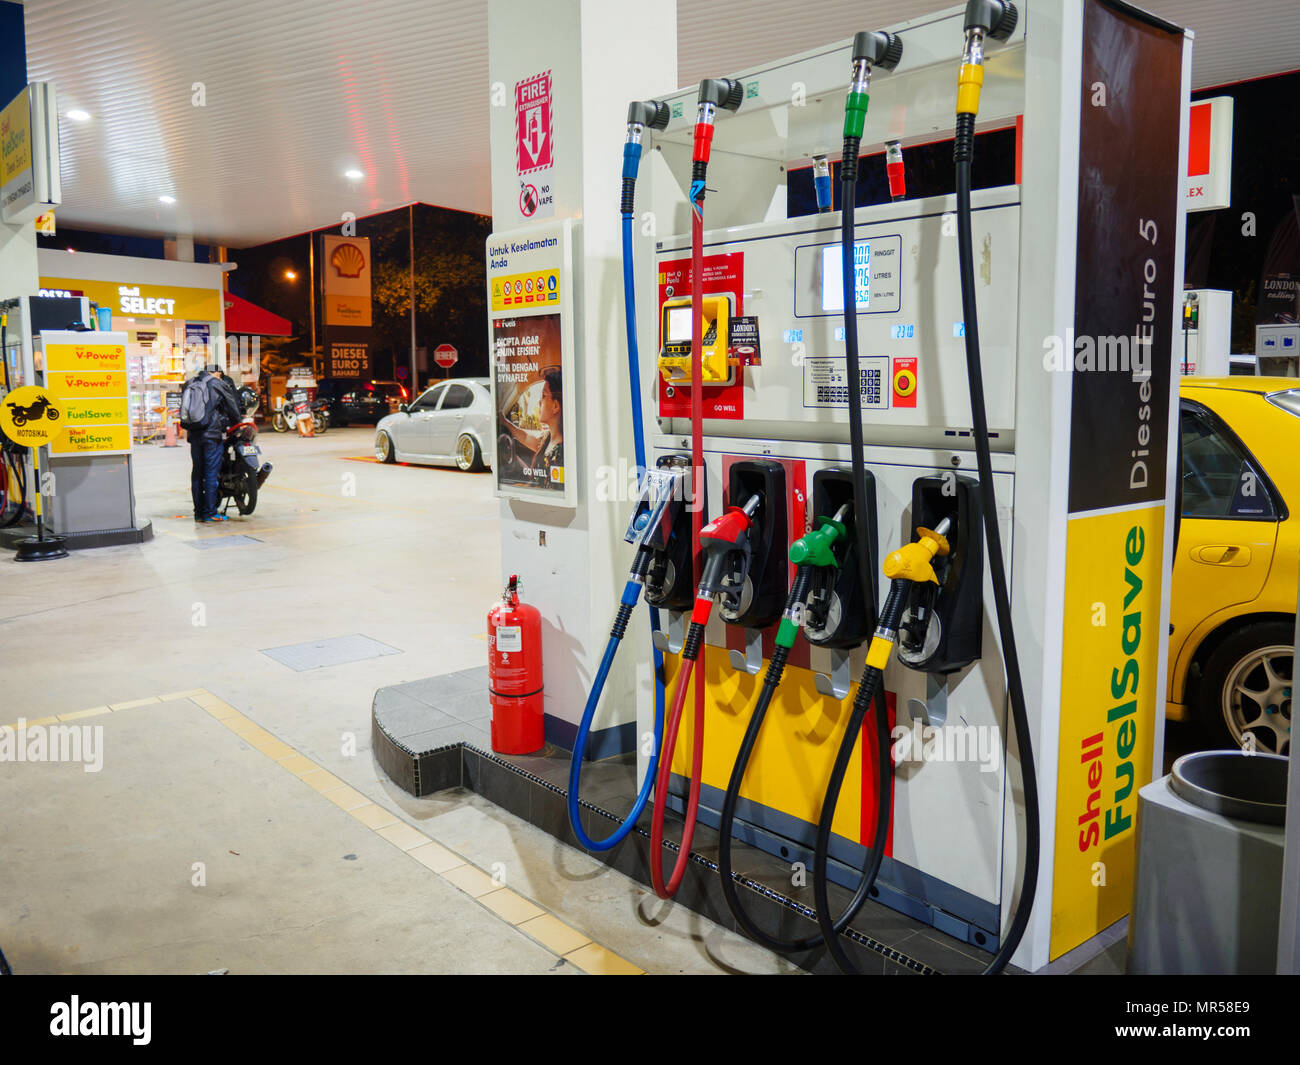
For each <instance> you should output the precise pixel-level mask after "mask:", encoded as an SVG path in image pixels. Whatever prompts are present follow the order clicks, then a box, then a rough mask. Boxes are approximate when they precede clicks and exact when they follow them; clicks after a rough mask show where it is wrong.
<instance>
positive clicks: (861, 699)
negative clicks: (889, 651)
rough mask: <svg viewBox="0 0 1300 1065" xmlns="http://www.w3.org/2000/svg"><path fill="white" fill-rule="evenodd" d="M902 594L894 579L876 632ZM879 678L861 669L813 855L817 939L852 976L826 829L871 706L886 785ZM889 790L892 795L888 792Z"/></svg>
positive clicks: (879, 821)
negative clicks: (837, 920)
mask: <svg viewBox="0 0 1300 1065" xmlns="http://www.w3.org/2000/svg"><path fill="white" fill-rule="evenodd" d="M907 591H908V589H907V582H906V581H903V580H896V581H893V582H892V583H891V584H890V586H889V595H888V597H887V598H886V599H885V608H884V610H883V611H881V614H880V623H879V625H878V626H877V628H876V632H877V633H881V632H884V631H885V630H888V631H890V632H896V631H897V630H898V622H899V619H900V618H901V617H902V615H903V608H904V607H905V606H906V605H907ZM883 679H884V671H883V669H878V668H877V667H875V666H872V665H868V666H867V667H866V668H865V669H864V670H863V673H862V680H861V682H860V683H859V684H858V695H857V698H856V699H854V700H853V711H852V713H850V714H849V723H848V727H847V728H846V729H845V730H844V735H843V737H841V739H840V749H839V751H838V752H836V755H835V765H834V766H833V767H832V769H831V779H830V782H829V783H828V784H827V785H826V797H825V798H824V799H823V800H822V811H821V817H820V818H819V819H818V821H817V843H816V850H815V852H814V856H813V899H814V901H815V902H816V904H817V923H818V924H819V925H820V926H821V930H822V937H823V938H824V939H825V940H826V948H827V949H828V950H829V951H830V953H831V957H832V958H834V959H835V964H836V965H838V966H839V967H840V969H841V971H843V972H846V973H849V974H850V975H853V976H859V975H861V974H860V973H859V971H858V968H857V966H855V965H854V964H853V960H852V959H851V958H850V957H849V955H848V952H847V951H846V950H845V949H844V945H843V943H842V942H841V941H840V934H839V933H840V930H839V929H837V928H836V927H835V926H834V924H833V923H832V922H831V919H830V912H831V900H830V881H829V880H828V878H827V871H828V866H829V865H830V850H831V828H832V826H833V824H834V822H835V807H836V806H838V805H839V801H840V789H841V788H843V787H844V777H845V775H846V774H847V773H848V770H849V762H850V761H852V759H853V748H854V746H855V745H856V743H857V737H858V733H859V732H860V731H861V730H862V721H863V719H864V718H865V717H866V716H867V710H868V709H870V707H871V704H872V702H875V704H876V717H877V719H878V722H879V721H884V722H885V727H884V729H883V731H884V738H885V745H884V746H883V747H882V748H881V755H880V764H879V770H880V772H879V774H878V775H879V777H880V779H881V780H883V781H885V783H886V784H888V783H889V781H890V774H889V773H888V772H886V770H885V763H884V759H885V758H886V757H888V751H889V745H888V740H889V722H888V720H887V716H886V713H885V706H884V690H885V686H884V684H883ZM881 731H882V730H881V728H880V725H879V723H877V728H876V732H877V735H879V734H880V732H881ZM882 790H885V789H882ZM889 790H890V793H891V794H892V789H889ZM888 805H889V804H888V802H887V799H886V798H885V796H883V795H882V797H881V800H880V804H879V805H877V807H876V837H875V841H874V843H873V845H872V852H871V868H872V870H873V872H872V876H871V879H872V880H875V872H876V871H878V870H879V869H880V862H881V860H882V859H883V858H884V855H885V841H886V840H887V839H888V837H889V820H888V819H887V818H886V817H885V816H884V814H885V813H886V812H887V807H888ZM863 883H864V884H866V883H867V881H866V880H864V881H863ZM855 897H856V896H855Z"/></svg>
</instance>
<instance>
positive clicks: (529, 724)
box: [487, 573, 546, 754]
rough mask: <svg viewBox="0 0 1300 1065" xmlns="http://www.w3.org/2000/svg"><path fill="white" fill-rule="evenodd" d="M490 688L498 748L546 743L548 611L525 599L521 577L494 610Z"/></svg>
mask: <svg viewBox="0 0 1300 1065" xmlns="http://www.w3.org/2000/svg"><path fill="white" fill-rule="evenodd" d="M487 639H488V692H489V693H490V697H491V700H492V749H493V750H494V751H496V752H497V753H498V754H531V753H532V752H534V751H539V750H541V749H542V747H543V745H544V744H545V742H546V738H545V725H544V718H543V712H542V614H541V611H540V610H538V609H537V607H535V606H529V605H528V604H527V603H521V602H520V601H519V577H518V576H517V575H516V574H513V573H512V574H511V575H510V580H509V582H508V583H507V584H506V587H505V590H504V591H503V592H502V593H501V602H499V603H497V604H496V605H495V606H493V607H492V609H491V610H489V611H488V617H487Z"/></svg>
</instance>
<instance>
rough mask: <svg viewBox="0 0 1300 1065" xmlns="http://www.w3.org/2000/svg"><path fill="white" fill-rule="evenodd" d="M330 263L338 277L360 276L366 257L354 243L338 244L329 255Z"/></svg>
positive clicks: (364, 266)
mask: <svg viewBox="0 0 1300 1065" xmlns="http://www.w3.org/2000/svg"><path fill="white" fill-rule="evenodd" d="M330 265H331V266H332V267H334V269H335V270H336V271H338V275H339V277H360V276H361V271H362V270H364V269H365V268H366V257H365V256H364V255H363V254H361V249H360V248H358V247H357V246H356V245H355V244H340V245H339V246H338V247H337V248H335V249H334V254H333V255H331V256H330Z"/></svg>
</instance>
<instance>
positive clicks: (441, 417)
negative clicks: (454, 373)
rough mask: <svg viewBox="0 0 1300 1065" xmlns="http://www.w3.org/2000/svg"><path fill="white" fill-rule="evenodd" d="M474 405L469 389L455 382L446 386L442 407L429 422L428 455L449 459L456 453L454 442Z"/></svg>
mask: <svg viewBox="0 0 1300 1065" xmlns="http://www.w3.org/2000/svg"><path fill="white" fill-rule="evenodd" d="M473 403H474V393H473V392H471V391H470V390H469V387H468V386H466V385H462V384H460V383H459V382H457V381H452V382H451V383H450V384H448V385H447V391H446V392H445V393H444V394H443V397H442V406H441V407H439V408H438V413H437V414H435V415H434V416H433V417H432V418H431V419H430V420H429V426H430V446H431V448H432V450H431V451H430V452H429V454H431V455H434V456H436V457H437V458H444V459H449V458H452V457H453V456H454V455H455V453H456V440H457V439H458V438H459V437H460V429H461V426H462V425H464V423H465V416H466V415H467V414H468V413H469V408H470V406H471V405H472V404H473Z"/></svg>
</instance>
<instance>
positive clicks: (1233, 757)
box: [1128, 751, 1289, 973]
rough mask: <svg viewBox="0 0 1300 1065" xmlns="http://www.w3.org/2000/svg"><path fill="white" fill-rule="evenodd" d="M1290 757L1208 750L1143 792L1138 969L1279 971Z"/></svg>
mask: <svg viewBox="0 0 1300 1065" xmlns="http://www.w3.org/2000/svg"><path fill="white" fill-rule="evenodd" d="M1288 764H1289V760H1288V759H1286V758H1284V757H1281V756H1280V755H1275V754H1251V753H1247V752H1245V751H1202V752H1198V753H1196V754H1188V755H1184V756H1183V757H1182V758H1179V759H1178V761H1176V762H1175V763H1174V765H1173V769H1172V771H1171V772H1170V773H1169V774H1168V775H1167V776H1164V777H1161V778H1160V779H1159V780H1156V781H1153V782H1152V783H1150V784H1148V785H1147V786H1146V787H1144V788H1142V789H1141V790H1140V791H1139V792H1138V830H1137V856H1136V861H1137V877H1136V885H1135V888H1134V897H1133V912H1132V915H1131V917H1130V918H1129V936H1128V971H1129V972H1130V973H1273V972H1275V971H1276V969H1277V935H1278V910H1279V908H1280V903H1281V895H1282V853H1283V848H1284V846H1285V843H1286V832H1285V829H1284V828H1283V822H1284V820H1285V818H1286V790H1287V767H1288Z"/></svg>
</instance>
